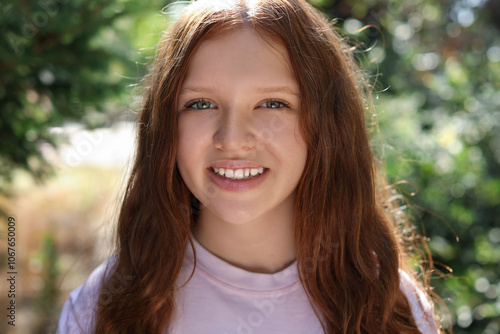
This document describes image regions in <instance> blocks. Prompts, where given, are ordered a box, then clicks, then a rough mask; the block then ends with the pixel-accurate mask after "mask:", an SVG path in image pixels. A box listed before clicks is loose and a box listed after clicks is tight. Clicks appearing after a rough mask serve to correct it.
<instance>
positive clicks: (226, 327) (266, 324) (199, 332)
mask: <svg viewBox="0 0 500 334" xmlns="http://www.w3.org/2000/svg"><path fill="white" fill-rule="evenodd" d="M194 242H195V249H196V259H197V266H196V270H195V273H194V275H193V277H192V278H191V280H190V281H189V282H188V283H187V284H186V285H185V286H184V287H182V288H180V289H179V290H178V291H177V295H176V297H175V298H176V313H175V314H174V318H173V323H172V324H171V325H170V326H169V328H168V330H167V331H166V333H168V334H191V333H193V334H194V333H196V334H252V333H254V334H279V333H286V334H290V333H305V334H316V333H317V334H322V333H323V331H322V328H321V325H320V322H319V320H318V318H317V317H316V315H315V313H314V311H313V308H312V307H311V305H310V303H309V300H308V298H307V295H306V293H305V291H304V289H303V287H302V285H301V283H300V281H299V278H298V271H297V263H296V262H294V263H292V264H291V265H290V266H288V267H287V268H285V269H284V270H282V271H280V272H278V273H275V274H261V273H253V272H249V271H246V270H243V269H240V268H237V267H235V266H233V265H231V264H229V263H227V262H225V261H223V260H222V259H220V258H218V257H216V256H215V255H213V254H212V253H210V252H209V251H208V250H206V249H205V248H203V247H202V246H201V245H200V244H199V243H197V242H196V241H194ZM193 259H194V256H193V252H192V249H191V247H190V245H188V246H187V250H186V256H185V260H184V266H183V268H182V272H181V275H180V278H179V286H180V285H182V284H183V283H184V282H185V281H186V280H187V278H188V277H189V276H190V274H191V271H192V268H193V265H194V261H193ZM109 262H110V260H108V261H106V262H104V263H103V264H101V265H100V266H99V267H98V268H97V269H96V270H94V272H93V273H92V274H91V275H90V276H89V277H88V279H87V281H86V282H85V283H84V284H83V285H81V286H79V287H78V288H76V289H75V290H74V291H73V292H71V294H70V295H69V298H68V300H67V301H66V304H65V305H64V308H63V310H62V312H61V316H60V319H59V328H58V330H57V333H58V334H66V333H71V334H79V333H82V334H83V333H85V334H90V333H92V332H93V321H92V320H93V317H94V314H95V310H96V304H97V299H98V294H99V288H100V285H101V280H102V277H103V275H105V273H106V267H107V263H109ZM400 277H401V284H400V288H401V290H402V291H403V292H404V293H405V294H406V296H407V297H408V300H409V302H410V307H411V310H412V312H413V316H414V318H415V321H416V323H417V325H418V328H419V329H420V331H421V332H422V333H423V334H435V333H437V329H436V324H435V321H434V319H433V316H432V307H431V305H430V303H429V302H428V300H427V299H426V296H425V295H424V294H423V293H422V292H421V291H420V290H418V289H416V288H415V286H414V284H413V283H412V281H411V280H410V278H409V277H408V275H407V274H406V273H404V272H403V271H401V272H400ZM115 283H116V284H115ZM121 284H127V277H124V278H123V280H120V281H118V280H117V282H114V283H113V284H112V285H113V286H114V287H115V288H117V289H119V288H120V285H121ZM105 293H109V294H111V293H113V291H106V292H105Z"/></svg>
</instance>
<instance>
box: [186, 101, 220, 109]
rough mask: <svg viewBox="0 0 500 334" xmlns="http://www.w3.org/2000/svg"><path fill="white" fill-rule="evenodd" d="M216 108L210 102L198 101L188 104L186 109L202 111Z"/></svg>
mask: <svg viewBox="0 0 500 334" xmlns="http://www.w3.org/2000/svg"><path fill="white" fill-rule="evenodd" d="M214 107H215V106H214V104H213V103H211V102H208V101H207V100H197V101H194V102H190V103H188V104H186V108H191V109H200V110H203V109H210V108H214Z"/></svg>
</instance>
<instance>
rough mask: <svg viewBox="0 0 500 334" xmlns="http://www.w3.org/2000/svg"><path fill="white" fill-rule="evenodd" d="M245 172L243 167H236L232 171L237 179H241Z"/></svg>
mask: <svg viewBox="0 0 500 334" xmlns="http://www.w3.org/2000/svg"><path fill="white" fill-rule="evenodd" d="M244 173H245V170H243V169H237V170H235V171H234V178H235V179H237V180H241V179H242V178H243V174H244Z"/></svg>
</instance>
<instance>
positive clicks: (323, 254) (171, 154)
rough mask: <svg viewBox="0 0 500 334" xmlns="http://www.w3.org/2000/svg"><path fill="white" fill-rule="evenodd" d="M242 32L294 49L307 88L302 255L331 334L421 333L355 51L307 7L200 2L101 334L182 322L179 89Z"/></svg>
mask: <svg viewBox="0 0 500 334" xmlns="http://www.w3.org/2000/svg"><path fill="white" fill-rule="evenodd" d="M238 27H250V28H252V29H255V30H256V31H257V32H259V33H261V34H262V35H263V36H266V37H268V38H269V39H271V40H273V41H276V42H279V43H282V44H283V45H285V47H286V48H287V50H288V53H289V57H290V61H291V65H292V68H293V70H294V74H295V77H296V80H297V82H298V84H299V87H300V95H301V104H302V109H301V116H300V117H301V126H302V132H303V136H304V138H305V140H306V143H307V146H308V158H307V162H306V167H305V170H304V173H303V175H302V178H301V180H300V183H299V186H298V192H297V200H296V204H295V213H294V214H295V247H296V254H297V264H298V268H299V275H300V279H301V281H302V284H303V286H304V288H305V290H306V292H307V294H308V296H309V299H310V301H311V304H312V305H313V306H314V308H315V310H316V312H317V315H318V317H319V319H321V321H322V322H323V327H324V330H325V332H326V333H348V334H351V333H402V332H404V333H420V332H419V330H418V329H417V326H416V324H415V321H414V319H413V317H412V312H411V310H410V307H409V304H408V301H407V299H406V297H405V296H404V294H403V293H402V292H401V291H400V289H399V270H400V269H401V268H404V267H405V261H406V258H405V254H404V247H403V246H404V245H403V242H402V236H401V234H399V230H398V226H399V225H400V222H399V221H396V220H395V219H394V218H393V217H392V215H391V213H390V212H391V210H390V207H391V203H389V202H388V195H387V190H385V187H386V184H385V182H384V181H383V180H382V181H381V179H380V178H378V177H377V171H376V167H375V160H374V157H373V154H372V151H371V147H370V142H369V137H368V131H367V127H366V124H365V123H366V121H365V116H364V114H365V111H366V105H367V104H368V105H369V104H370V103H367V101H369V94H370V92H369V89H368V85H367V84H366V83H365V82H364V81H363V78H362V77H361V75H360V73H361V72H360V71H359V69H358V68H357V66H356V61H355V59H354V58H353V57H352V55H351V52H350V51H349V46H348V45H347V44H346V43H345V42H344V41H343V39H342V38H341V36H340V35H339V34H338V33H337V32H336V31H335V30H334V29H333V28H332V26H331V24H330V22H329V21H328V20H327V19H326V17H325V16H323V15H322V14H320V13H319V12H318V11H317V10H315V9H314V8H313V7H312V6H310V5H309V4H307V3H306V2H305V1H303V0H260V1H250V0H248V1H247V0H235V1H213V0H211V1H197V2H195V3H193V4H191V5H189V6H188V8H187V9H186V10H185V11H184V13H183V15H181V17H180V18H179V19H178V20H177V21H176V22H175V23H173V25H172V26H171V27H170V28H169V29H168V30H167V31H166V32H165V34H164V36H163V37H162V40H161V42H160V44H159V47H158V50H157V54H156V59H155V62H154V64H153V67H152V69H151V72H150V75H149V76H148V77H147V78H146V82H145V87H146V90H145V94H144V102H143V106H142V110H141V113H140V115H139V118H138V123H137V126H138V137H137V153H136V158H135V163H134V166H133V169H132V173H131V176H130V179H129V182H128V185H127V189H126V192H125V196H124V200H123V204H122V207H121V212H120V215H119V221H118V231H117V232H118V245H117V247H118V252H117V253H118V254H117V257H116V261H115V263H114V265H113V267H112V268H111V269H112V271H111V274H110V276H109V277H108V278H107V279H106V280H105V281H104V282H103V288H102V290H101V291H106V292H108V293H104V292H101V295H100V298H99V303H98V310H97V315H96V322H95V326H96V327H95V328H96V333H159V332H161V331H162V330H164V329H166V328H167V327H168V325H169V323H170V322H171V321H172V318H173V316H174V311H175V298H174V291H175V289H176V286H177V285H178V283H179V282H177V280H178V276H179V273H180V271H181V267H182V264H183V258H184V250H185V247H186V243H188V242H190V241H191V240H190V230H191V227H192V225H193V224H196V221H195V219H194V215H193V212H192V210H193V209H192V207H191V203H192V201H193V196H192V194H191V193H190V192H189V190H188V189H187V187H186V185H185V184H184V182H183V180H182V178H181V175H180V173H179V171H178V169H177V165H176V149H177V115H176V110H177V105H176V101H177V96H178V91H179V87H180V86H181V83H182V80H183V77H184V75H185V72H186V69H187V65H188V62H189V59H190V57H191V56H192V55H193V53H194V52H195V50H196V48H197V46H198V45H199V44H200V43H201V42H202V41H204V40H206V39H208V38H210V37H212V36H214V35H215V34H218V33H221V32H223V31H226V30H228V29H235V28H238ZM123 277H127V278H129V279H127V280H122V278H123ZM116 282H125V283H124V284H120V286H119V288H116V287H115V286H113V284H115V285H116ZM181 283H182V282H181ZM109 291H112V292H113V293H109Z"/></svg>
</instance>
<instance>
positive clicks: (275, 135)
mask: <svg viewBox="0 0 500 334" xmlns="http://www.w3.org/2000/svg"><path fill="white" fill-rule="evenodd" d="M259 132H260V137H261V141H262V142H263V143H264V144H265V145H266V146H267V147H270V148H272V150H273V151H274V152H276V154H279V155H281V156H284V157H285V158H286V159H287V160H288V159H291V160H294V159H296V160H297V163H299V164H300V163H301V162H302V160H303V161H305V158H306V156H307V145H306V143H305V141H304V139H303V136H302V132H301V129H300V126H299V120H298V117H297V116H296V115H286V116H282V117H280V116H279V115H273V116H270V117H268V118H266V119H265V120H263V121H262V122H261V123H260V125H259ZM291 153H293V154H291Z"/></svg>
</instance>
